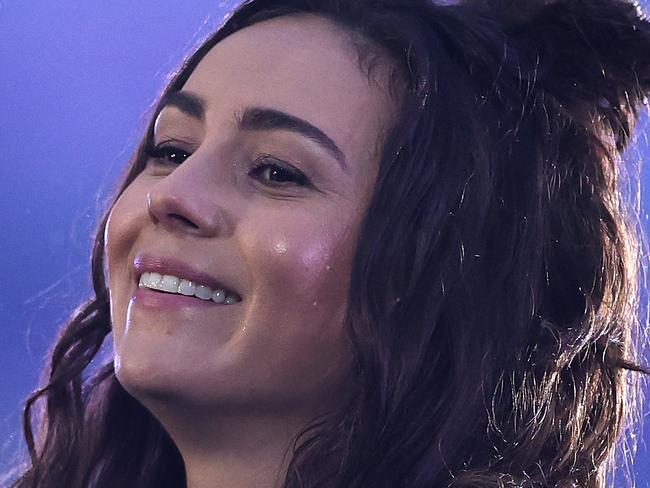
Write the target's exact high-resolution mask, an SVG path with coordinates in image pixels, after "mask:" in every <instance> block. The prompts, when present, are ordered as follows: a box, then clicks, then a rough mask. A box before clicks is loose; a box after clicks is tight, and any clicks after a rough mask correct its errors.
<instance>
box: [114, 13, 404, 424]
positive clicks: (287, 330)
mask: <svg viewBox="0 0 650 488" xmlns="http://www.w3.org/2000/svg"><path fill="white" fill-rule="evenodd" d="M381 86H383V84H382V83H371V82H369V80H368V78H367V76H366V75H365V74H364V73H362V72H361V71H360V69H359V65H358V61H357V57H356V54H355V53H354V51H353V49H352V48H351V47H350V44H349V42H348V41H347V40H346V39H345V36H344V33H343V32H342V31H340V30H339V29H338V28H337V27H335V26H334V24H332V23H330V22H329V21H327V20H324V19H322V18H320V17H315V16H289V17H281V18H277V19H273V20H269V21H265V22H261V23H258V24H255V25H253V26H251V27H249V28H246V29H243V30H241V31H238V32H236V33H235V34H233V35H231V36H229V37H228V38H226V39H225V40H223V41H222V42H220V43H219V44H218V45H216V46H215V47H214V48H213V49H212V50H211V51H210V52H209V53H208V54H207V56H206V57H205V58H204V59H203V60H202V61H201V62H200V63H199V65H198V66H197V67H196V69H195V70H194V72H193V73H192V75H191V76H190V78H189V79H188V81H187V82H186V84H185V86H184V87H183V89H182V90H181V92H182V93H183V94H184V96H182V97H176V98H174V99H171V100H170V102H169V103H168V104H167V105H166V106H165V108H163V110H162V111H161V112H160V114H159V116H158V118H157V120H156V123H155V133H154V138H153V141H152V142H153V144H154V145H162V146H173V147H174V148H175V149H172V150H167V152H166V153H164V154H165V156H162V157H159V158H150V159H149V162H148V163H147V167H146V168H145V169H144V170H143V172H142V173H140V174H139V176H138V177H137V178H136V179H135V181H133V183H131V185H130V186H129V187H128V188H127V189H126V190H125V191H124V193H123V194H122V195H121V197H120V198H119V200H118V202H117V203H116V204H115V207H114V208H113V210H112V212H111V215H110V218H109V222H108V225H107V228H106V241H105V242H106V259H107V262H106V265H107V271H108V283H109V288H110V305H111V317H112V324H113V336H114V347H115V369H116V375H117V377H118V379H119V381H120V382H121V383H122V385H123V386H124V387H125V388H126V389H127V390H128V391H129V392H131V393H132V394H133V395H134V396H136V397H137V398H139V399H141V400H143V401H144V402H145V403H146V402H147V401H155V400H156V399H164V400H165V401H167V402H169V401H172V402H176V403H184V404H187V405H191V406H193V407H199V408H210V407H212V408H214V407H215V406H220V407H221V408H224V407H226V406H235V405H236V406H241V405H244V404H257V405H265V407H268V408H273V407H282V408H285V409H286V408H288V406H291V408H293V409H305V411H311V410H313V408H315V407H316V406H319V405H320V406H322V405H326V404H327V403H332V402H335V401H337V400H338V399H339V398H340V395H341V394H342V393H343V392H344V391H345V387H346V385H347V382H348V380H349V374H350V370H351V353H350V348H349V346H348V340H347V335H346V332H345V330H344V328H343V319H344V314H345V310H346V305H347V292H348V285H349V279H350V271H351V262H352V257H353V252H354V249H355V244H356V241H357V235H358V231H359V227H360V223H361V220H362V217H363V214H364V211H365V210H366V208H367V206H368V203H369V200H370V197H371V194H372V190H373V186H374V183H375V179H376V176H377V170H378V156H379V144H380V143H381V141H382V140H383V134H384V133H385V129H386V127H388V126H389V125H390V124H391V122H392V120H393V117H394V114H395V107H394V104H393V103H392V102H391V101H390V98H389V97H388V96H387V95H386V94H385V90H383V89H382V88H380V87H381ZM273 111H275V112H273ZM298 119H300V121H298ZM307 124H309V126H308V125H307ZM188 155H189V156H188ZM187 156H188V157H187ZM265 156H267V157H266V159H264V160H260V158H262V157H265ZM256 162H257V163H259V162H261V163H265V164H271V165H277V166H279V167H280V169H278V168H276V167H275V166H270V167H261V168H258V169H257V170H255V169H254V165H255V164H256ZM282 168H284V169H282ZM292 172H296V173H297V174H298V175H300V176H298V177H295V176H292V175H291V173H292ZM307 181H308V183H306V184H305V182H307ZM163 260H173V261H174V262H176V263H180V264H181V265H184V266H185V267H186V268H188V269H189V270H194V271H198V272H201V273H204V275H207V276H208V277H211V278H213V279H214V280H216V281H217V282H222V284H227V285H228V286H229V287H231V288H232V289H234V290H235V291H236V292H237V293H238V294H239V296H240V297H241V301H239V302H237V303H233V304H230V305H224V304H217V303H215V302H213V301H210V302H204V301H202V300H200V299H199V298H183V296H182V295H171V294H168V293H164V292H160V291H151V290H148V289H140V288H139V286H138V280H139V277H140V271H141V270H140V271H139V270H138V269H136V267H135V266H134V261H136V262H138V263H140V264H142V263H151V262H159V261H163ZM145 270H146V267H145ZM174 270H178V268H173V269H172V271H174ZM184 273H185V274H188V273H189V274H191V273H190V272H188V271H187V270H182V269H181V270H178V272H169V273H168V274H173V275H177V276H178V275H180V276H179V277H180V278H183V274H184ZM163 274H164V273H163ZM186 277H187V276H186ZM136 292H137V293H136ZM161 298H164V299H165V300H166V301H164V300H161Z"/></svg>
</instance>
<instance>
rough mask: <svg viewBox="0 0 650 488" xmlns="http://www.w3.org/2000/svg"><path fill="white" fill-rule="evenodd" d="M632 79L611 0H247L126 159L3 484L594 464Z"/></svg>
mask: <svg viewBox="0 0 650 488" xmlns="http://www.w3.org/2000/svg"><path fill="white" fill-rule="evenodd" d="M648 92H650V23H649V22H648V21H647V20H646V19H645V18H644V17H643V16H642V15H641V12H640V11H639V9H638V7H637V6H636V5H635V4H633V3H628V2H625V1H621V0H598V1H589V2H586V1H579V0H557V1H556V2H544V1H542V0H540V1H539V2H535V1H532V0H530V1H527V2H509V1H505V0H493V1H488V0H485V1H471V0H468V1H467V2H465V3H462V4H458V5H447V6H444V5H438V4H435V3H433V2H431V1H429V0H359V1H354V2H340V1H336V0H250V1H247V2H245V3H244V4H243V5H242V6H240V7H239V8H238V9H237V10H236V11H235V12H233V13H232V15H231V16H230V17H229V18H228V19H227V21H226V22H225V23H224V25H223V26H222V27H221V28H220V29H219V30H218V31H217V32H216V33H214V35H213V36H211V37H210V38H209V39H208V40H207V41H206V42H205V43H204V44H203V45H202V46H201V47H200V48H199V49H198V50H197V51H196V52H194V53H192V54H191V55H190V56H189V58H188V59H187V61H186V63H185V64H184V65H183V66H182V67H181V68H180V70H179V71H178V72H177V73H176V75H175V76H174V78H173V79H172V81H171V83H170V84H169V86H168V87H167V88H166V89H165V91H164V93H163V94H162V96H161V97H160V101H159V102H158V104H157V107H156V109H155V110H154V113H153V116H152V118H151V122H150V124H149V127H148V129H147V131H146V133H145V134H144V137H143V139H142V142H141V144H140V146H139V148H138V150H137V151H136V154H135V155H134V156H133V158H132V161H131V163H130V164H129V166H128V167H127V168H126V169H125V173H124V176H123V178H122V180H121V182H120V184H119V187H118V189H117V191H116V193H115V198H114V201H113V202H112V203H111V205H110V208H109V209H108V210H107V212H106V215H105V216H104V218H103V219H102V221H101V224H100V226H99V228H98V229H97V237H96V242H95V247H94V252H93V260H92V267H93V283H94V290H95V297H94V299H93V300H91V301H90V302H88V303H87V304H85V305H84V306H83V307H82V308H80V310H79V312H78V313H77V314H76V315H75V316H73V317H71V319H70V321H69V323H68V324H67V326H66V328H65V329H64V330H63V331H62V334H61V336H60V338H59V339H58V341H57V343H56V344H55V345H54V348H53V350H52V354H51V361H50V364H49V366H48V368H49V369H48V378H49V382H48V383H47V385H45V386H44V387H43V388H40V389H39V390H38V391H37V392H35V393H34V394H33V395H32V396H31V397H30V398H29V399H28V401H27V405H26V408H25V415H24V421H25V434H26V442H27V446H28V448H29V454H30V460H29V463H28V464H27V466H26V467H25V468H24V470H23V471H22V472H21V473H20V476H19V477H18V478H17V479H15V480H14V481H13V484H12V485H11V487H12V488H27V487H38V488H61V487H74V488H77V487H79V488H85V487H93V488H109V487H111V488H112V487H116V486H119V487H138V488H145V487H147V488H148V487H151V488H154V487H156V488H160V487H163V488H164V487H168V488H181V487H187V488H208V487H228V488H244V487H251V488H252V487H255V488H258V487H259V488H261V487H268V488H274V487H277V488H280V487H283V488H298V487H303V488H316V487H332V488H334V487H337V488H352V487H354V488H370V487H372V488H383V487H386V488H389V487H390V488H394V487H407V488H415V487H418V488H420V487H421V488H424V487H454V488H459V487H493V488H498V487H503V488H505V487H513V488H514V487H528V488H533V487H576V486H580V487H589V488H603V487H605V486H608V485H609V480H610V477H611V476H613V475H614V471H613V467H614V466H615V465H616V462H617V457H616V454H617V451H616V447H617V446H622V447H624V449H622V451H621V452H623V454H624V455H625V453H627V452H628V451H627V450H626V448H627V447H629V446H626V445H625V442H626V436H625V432H626V429H630V428H633V427H634V424H633V422H632V421H633V420H634V418H635V415H636V413H637V410H636V408H637V407H638V403H637V401H636V394H637V389H638V374H639V373H640V372H643V371H644V368H643V367H641V366H638V365H637V362H638V354H637V332H638V326H639V325H640V324H639V322H640V321H639V319H638V317H637V316H636V308H637V306H638V304H639V288H638V285H639V270H640V264H641V261H640V259H641V254H642V253H641V252H640V249H639V245H640V242H641V240H640V236H639V235H638V234H637V231H636V229H635V227H634V225H633V223H634V219H635V218H638V216H636V215H635V214H634V213H633V206H631V207H630V208H627V207H626V205H625V204H624V203H625V200H624V198H623V196H622V192H621V181H622V180H623V177H624V176H625V171H624V170H625V167H624V161H623V158H622V153H623V151H624V149H625V148H626V146H627V145H628V142H629V140H630V138H631V136H632V130H633V128H634V124H635V122H636V120H637V117H638V109H639V108H640V106H641V104H642V103H643V102H644V101H646V96H647V94H648ZM106 338H110V340H112V343H113V352H114V354H113V357H112V358H111V361H110V362H108V363H107V364H105V365H103V367H102V368H101V370H100V371H99V372H98V373H97V374H95V375H94V376H92V377H90V378H85V377H84V376H83V373H84V372H85V370H86V369H87V368H88V366H89V364H90V362H91V361H92V359H93V358H94V357H95V356H96V354H97V352H98V351H99V349H100V347H101V345H102V343H103V341H104V340H105V339H106ZM43 397H44V398H46V399H47V402H46V405H45V409H46V410H45V415H43V420H42V423H41V424H40V425H39V426H38V429H37V432H36V434H37V435H36V438H35V437H34V434H33V432H32V430H33V429H32V417H31V414H32V410H34V407H35V406H36V405H38V404H37V403H36V402H37V400H38V399H39V398H43Z"/></svg>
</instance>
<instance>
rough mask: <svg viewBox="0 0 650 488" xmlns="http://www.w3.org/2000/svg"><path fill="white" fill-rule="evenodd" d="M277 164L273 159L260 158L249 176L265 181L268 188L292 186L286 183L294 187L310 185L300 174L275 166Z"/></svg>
mask: <svg viewBox="0 0 650 488" xmlns="http://www.w3.org/2000/svg"><path fill="white" fill-rule="evenodd" d="M278 162H279V160H277V159H275V158H272V157H269V156H262V157H260V158H258V159H257V160H256V161H255V166H254V167H253V168H252V169H251V171H250V173H249V174H250V175H251V176H254V177H256V178H258V179H262V180H264V181H266V182H267V184H269V186H292V185H286V183H287V182H290V183H291V182H293V184H295V185H296V186H310V185H311V183H310V181H309V178H307V177H306V176H305V175H304V174H303V173H302V172H300V171H298V170H297V169H295V168H289V167H286V166H283V165H280V164H277V163H278Z"/></svg>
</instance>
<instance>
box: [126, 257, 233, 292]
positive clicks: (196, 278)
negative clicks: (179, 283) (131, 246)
mask: <svg viewBox="0 0 650 488" xmlns="http://www.w3.org/2000/svg"><path fill="white" fill-rule="evenodd" d="M133 267H134V270H135V273H134V279H135V282H136V283H138V281H139V279H140V276H141V275H142V273H144V272H155V273H159V274H161V275H173V276H177V277H178V278H182V279H186V280H190V281H192V282H194V283H200V284H202V285H205V286H209V287H210V288H212V289H213V290H216V289H221V290H224V291H226V292H234V293H236V294H237V295H239V297H243V295H242V294H241V293H239V292H238V290H237V287H236V286H235V285H234V284H233V283H232V282H231V280H229V279H223V278H222V279H216V278H215V277H213V276H212V275H210V274H208V273H205V272H204V271H201V270H199V269H196V268H194V267H192V266H190V265H189V264H187V263H184V262H183V261H180V260H178V259H176V258H172V257H169V256H167V257H162V256H154V255H147V254H138V255H137V256H136V257H135V259H134V260H133ZM199 300H200V299H199ZM215 305H216V304H215Z"/></svg>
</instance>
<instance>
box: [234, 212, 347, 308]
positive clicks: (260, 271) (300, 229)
mask: <svg viewBox="0 0 650 488" xmlns="http://www.w3.org/2000/svg"><path fill="white" fill-rule="evenodd" d="M298 217H299V216H295V217H294V218H292V219H287V220H286V221H285V224H284V225H279V224H278V223H277V221H275V222H274V221H271V220H270V219H267V220H265V222H264V223H260V225H256V226H254V227H253V229H252V230H251V232H248V233H246V239H245V241H244V243H243V246H244V247H245V248H247V249H248V250H249V251H248V252H247V253H246V254H248V256H247V259H246V261H247V263H248V264H249V266H250V268H251V269H250V272H251V276H252V277H253V280H254V281H255V283H256V287H259V289H266V290H268V292H269V293H272V294H273V295H278V296H280V295H283V296H284V297H285V298H288V299H293V300H294V301H295V300H306V299H312V298H313V300H312V301H311V302H310V303H309V304H310V305H312V304H313V301H317V302H318V300H320V299H323V300H324V299H326V298H327V297H339V298H340V296H341V289H342V288H345V290H344V291H347V286H346V285H347V282H348V279H349V276H348V275H349V273H350V261H351V255H352V251H353V241H352V239H351V238H350V237H351V234H350V232H349V231H348V227H347V226H343V225H329V224H322V222H323V220H320V222H321V223H319V220H318V219H316V218H313V217H311V218H309V217H305V218H302V219H301V218H298ZM296 305H297V303H296ZM303 305H304V304H303ZM316 305H318V303H316Z"/></svg>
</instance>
